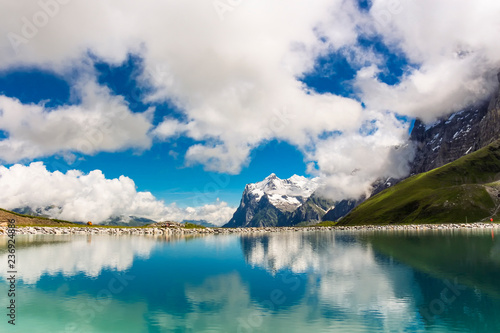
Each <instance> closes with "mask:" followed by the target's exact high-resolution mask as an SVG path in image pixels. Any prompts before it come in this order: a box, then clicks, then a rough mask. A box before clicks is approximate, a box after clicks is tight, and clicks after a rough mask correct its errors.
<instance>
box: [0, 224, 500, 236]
mask: <svg viewBox="0 0 500 333" xmlns="http://www.w3.org/2000/svg"><path fill="white" fill-rule="evenodd" d="M498 228H500V224H495V223H467V224H466V223H462V224H420V225H384V226H377V225H364V226H330V227H313V226H310V227H263V228H204V229H201V228H200V229H196V228H194V229H187V228H181V227H146V228H133V227H127V228H99V227H37V226H35V227H16V228H15V234H16V235H204V234H252V233H268V232H292V231H293V232H297V231H327V230H335V231H400V230H411V231H424V230H461V229H466V230H470V229H498ZM7 234H8V229H7V227H0V235H7Z"/></svg>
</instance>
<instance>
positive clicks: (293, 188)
mask: <svg viewBox="0 0 500 333" xmlns="http://www.w3.org/2000/svg"><path fill="white" fill-rule="evenodd" d="M319 185H320V184H319V179H318V178H312V179H308V178H305V177H301V176H296V175H294V176H292V177H290V178H289V179H280V178H278V177H277V176H276V175H275V174H271V175H270V176H268V177H267V178H266V179H264V180H263V181H261V182H258V183H253V184H248V185H247V186H246V187H245V191H244V192H243V195H242V198H241V201H240V206H239V207H238V209H237V210H236V212H235V213H234V215H233V217H232V219H231V220H230V221H229V222H228V223H227V224H226V225H224V227H268V226H289V225H295V224H297V223H300V222H304V221H317V222H319V221H321V218H322V217H323V215H324V214H325V213H326V212H327V211H328V209H330V208H331V207H332V206H333V202H332V201H330V200H326V199H322V198H320V197H317V196H315V195H314V191H315V190H316V189H317V188H318V186H319Z"/></svg>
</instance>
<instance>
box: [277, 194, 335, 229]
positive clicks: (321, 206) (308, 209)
mask: <svg viewBox="0 0 500 333" xmlns="http://www.w3.org/2000/svg"><path fill="white" fill-rule="evenodd" d="M334 205H335V203H334V202H333V201H332V200H329V199H325V198H322V197H320V196H318V195H316V194H313V195H311V196H310V197H309V198H308V199H307V200H306V202H304V203H303V204H302V205H301V206H300V207H299V208H297V209H296V210H295V211H294V212H293V213H292V214H291V216H290V217H289V218H288V221H287V223H288V225H296V224H298V223H301V222H321V221H322V220H323V216H324V215H325V214H326V212H327V211H328V210H329V209H330V208H331V207H333V206H334Z"/></svg>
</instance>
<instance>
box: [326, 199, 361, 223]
mask: <svg viewBox="0 0 500 333" xmlns="http://www.w3.org/2000/svg"><path fill="white" fill-rule="evenodd" d="M363 201H364V198H363V199H358V200H353V199H351V200H342V201H339V202H337V203H336V205H335V207H334V208H333V209H330V210H329V211H328V212H327V213H326V214H325V215H324V216H323V221H337V220H338V219H340V218H342V217H344V216H346V215H347V213H349V212H350V211H351V210H353V209H354V208H355V207H356V206H357V205H359V204H360V203H362V202H363Z"/></svg>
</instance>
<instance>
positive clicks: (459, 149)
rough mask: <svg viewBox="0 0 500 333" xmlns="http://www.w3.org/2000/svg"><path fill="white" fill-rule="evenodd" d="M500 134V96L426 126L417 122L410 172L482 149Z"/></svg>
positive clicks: (495, 95) (420, 171)
mask: <svg viewBox="0 0 500 333" xmlns="http://www.w3.org/2000/svg"><path fill="white" fill-rule="evenodd" d="M499 137H500V98H499V91H497V92H496V93H495V94H494V95H493V96H492V97H491V99H490V100H487V101H483V102H480V103H478V104H476V105H475V106H472V107H469V108H466V109H464V110H461V111H459V112H456V113H454V114H452V115H450V116H449V117H446V118H444V119H440V120H439V121H437V122H436V123H434V124H432V125H427V126H425V125H424V124H423V123H422V122H421V121H420V120H417V121H416V122H415V126H414V128H413V130H412V133H411V137H410V140H411V141H412V142H413V143H414V144H415V145H416V154H415V159H414V160H413V162H412V164H411V172H410V174H411V175H414V174H418V173H422V172H426V171H429V170H432V169H435V168H438V167H440V166H443V165H445V164H447V163H450V162H453V161H455V160H456V159H458V158H460V157H462V156H464V155H466V154H469V153H472V152H474V151H476V150H478V149H481V148H483V147H485V146H487V145H489V144H490V143H492V142H493V141H495V140H496V139H498V138H499Z"/></svg>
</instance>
